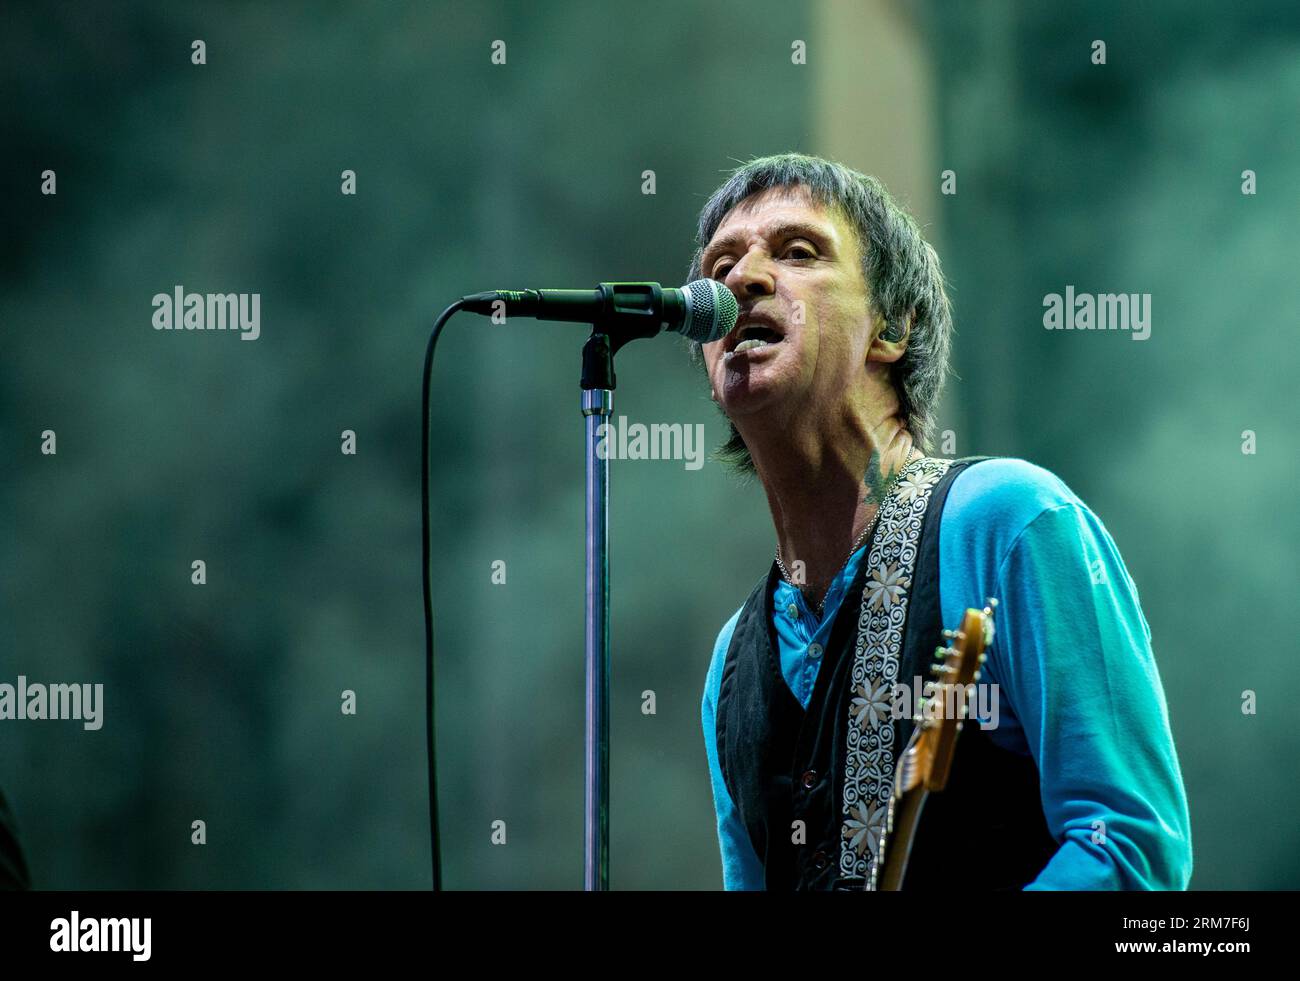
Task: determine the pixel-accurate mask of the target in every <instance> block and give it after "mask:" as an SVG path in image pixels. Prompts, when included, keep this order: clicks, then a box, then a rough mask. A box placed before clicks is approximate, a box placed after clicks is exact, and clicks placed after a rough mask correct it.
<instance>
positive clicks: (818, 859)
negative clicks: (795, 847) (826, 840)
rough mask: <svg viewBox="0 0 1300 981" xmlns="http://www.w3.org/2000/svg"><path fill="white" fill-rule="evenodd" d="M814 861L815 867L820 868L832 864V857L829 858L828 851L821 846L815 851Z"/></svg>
mask: <svg viewBox="0 0 1300 981" xmlns="http://www.w3.org/2000/svg"><path fill="white" fill-rule="evenodd" d="M812 863H813V867H814V868H816V869H819V870H820V869H824V868H826V866H827V865H829V864H830V859H828V858H827V857H826V853H825V852H824V851H822V850H821V849H820V848H819V849H817V851H815V852H813V857H812Z"/></svg>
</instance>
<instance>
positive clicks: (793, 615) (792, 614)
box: [785, 603, 799, 620]
mask: <svg viewBox="0 0 1300 981" xmlns="http://www.w3.org/2000/svg"><path fill="white" fill-rule="evenodd" d="M785 615H786V616H788V617H789V618H790V619H791V620H798V619H799V607H797V606H795V605H794V604H793V603H791V604H790V605H789V606H787V607H786V608H785Z"/></svg>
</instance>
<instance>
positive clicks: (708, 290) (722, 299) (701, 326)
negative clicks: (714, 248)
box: [680, 279, 740, 344]
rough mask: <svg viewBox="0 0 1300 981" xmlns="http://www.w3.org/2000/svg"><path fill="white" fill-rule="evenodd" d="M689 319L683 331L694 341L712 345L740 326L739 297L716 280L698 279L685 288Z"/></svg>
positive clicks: (683, 291) (682, 328)
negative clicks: (737, 298) (738, 322)
mask: <svg viewBox="0 0 1300 981" xmlns="http://www.w3.org/2000/svg"><path fill="white" fill-rule="evenodd" d="M682 297H683V298H684V299H685V301H686V319H685V321H684V322H683V323H682V326H681V328H680V330H681V333H683V334H685V335H686V336H687V337H689V338H690V339H691V340H693V341H698V342H699V343H700V344H709V343H712V342H713V341H720V340H722V338H724V337H726V336H727V335H728V334H730V333H731V331H732V330H733V329H734V328H735V326H736V318H737V316H738V315H739V312H740V311H739V308H738V307H737V306H736V297H735V295H734V294H733V293H732V292H731V290H729V289H727V287H726V286H724V285H723V284H722V283H720V282H718V281H717V280H716V279H697V280H695V281H694V282H690V283H687V284H686V285H685V286H683V287H682Z"/></svg>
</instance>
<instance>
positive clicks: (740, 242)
mask: <svg viewBox="0 0 1300 981" xmlns="http://www.w3.org/2000/svg"><path fill="white" fill-rule="evenodd" d="M701 269H702V272H701V275H703V276H707V277H711V278H713V279H717V280H720V281H721V282H723V283H725V284H726V286H727V287H728V288H729V289H730V290H731V291H732V292H733V293H734V294H735V295H736V299H737V301H738V302H739V304H740V319H739V321H737V324H736V329H735V330H733V331H732V332H731V333H730V334H728V335H727V336H726V337H724V338H722V339H721V340H719V341H715V342H713V343H711V344H705V345H704V346H703V351H704V361H705V365H706V367H707V369H708V374H709V384H710V385H711V386H712V388H713V393H714V397H715V399H716V400H717V401H718V404H719V405H721V406H722V409H723V410H724V411H725V412H726V413H727V415H728V416H729V417H730V418H731V419H732V420H733V421H738V420H740V419H742V418H743V417H744V416H746V415H749V414H751V413H755V412H758V411H760V410H763V409H768V408H771V407H774V406H779V407H780V410H781V411H779V412H777V413H776V414H775V415H774V416H773V417H772V418H774V419H776V420H778V421H779V420H783V419H790V418H792V417H793V416H794V415H795V414H796V413H798V416H799V418H800V419H801V420H802V421H803V422H807V423H812V424H814V425H815V422H816V418H817V417H818V416H819V415H824V414H828V413H829V414H834V413H837V412H840V411H842V408H843V406H844V404H845V399H846V398H850V399H852V398H854V397H855V396H856V395H857V394H858V393H859V392H860V391H861V390H862V389H863V388H864V387H865V386H866V384H867V374H866V372H865V371H864V366H865V364H866V361H867V355H868V351H869V349H870V344H871V339H872V333H873V329H874V328H873V318H872V315H871V313H870V310H869V303H868V295H867V290H866V286H865V284H864V282H863V278H862V263H861V257H860V254H859V250H858V245H857V240H856V237H855V236H854V234H853V229H852V226H851V225H850V224H849V223H848V221H847V220H846V219H845V218H844V217H843V216H842V215H840V214H839V212H838V211H837V210H828V209H825V208H822V207H821V206H819V205H818V204H817V203H816V202H814V201H813V200H812V198H811V196H810V195H809V193H808V191H807V189H806V188H804V187H803V186H801V185H799V186H795V187H792V188H770V189H768V190H765V191H762V192H760V193H759V194H755V195H753V196H752V197H749V198H746V199H745V200H744V201H742V202H741V203H740V204H739V205H737V206H736V207H735V208H733V209H732V210H731V211H729V212H728V213H727V215H726V217H725V218H723V220H722V224H721V225H719V226H718V230H717V231H716V232H715V233H714V235H713V238H712V239H711V240H710V242H709V244H708V245H707V246H705V249H704V252H703V255H702V265H701ZM755 341H766V343H762V344H758V343H754V342H755Z"/></svg>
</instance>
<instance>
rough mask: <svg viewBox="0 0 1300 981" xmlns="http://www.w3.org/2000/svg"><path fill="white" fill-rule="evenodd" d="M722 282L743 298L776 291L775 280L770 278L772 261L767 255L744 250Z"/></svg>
mask: <svg viewBox="0 0 1300 981" xmlns="http://www.w3.org/2000/svg"><path fill="white" fill-rule="evenodd" d="M723 284H724V285H725V286H726V287H727V288H728V289H730V290H731V292H733V293H735V294H736V298H737V299H740V300H743V299H744V298H745V297H750V296H771V295H772V294H773V293H775V292H776V281H775V280H774V279H773V278H772V263H771V262H769V261H768V259H767V257H766V256H764V255H760V254H757V253H755V252H754V251H753V250H751V251H749V252H746V253H745V254H744V255H743V256H741V257H740V259H739V261H738V262H737V263H736V264H735V265H734V266H732V267H731V268H730V269H728V270H727V275H726V276H725V277H724V278H723Z"/></svg>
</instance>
